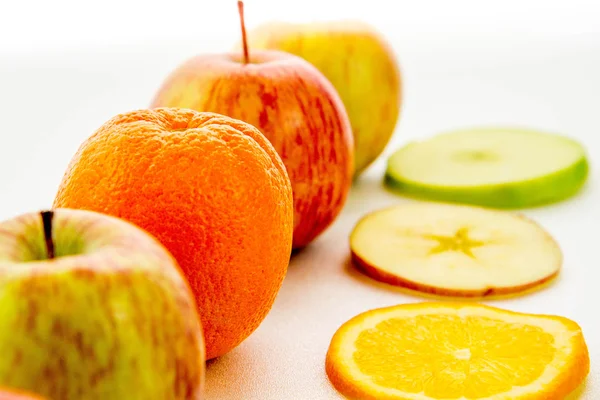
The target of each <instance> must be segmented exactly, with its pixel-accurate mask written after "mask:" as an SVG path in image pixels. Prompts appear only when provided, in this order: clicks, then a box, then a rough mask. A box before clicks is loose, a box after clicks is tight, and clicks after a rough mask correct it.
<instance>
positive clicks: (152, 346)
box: [0, 209, 205, 400]
mask: <svg viewBox="0 0 600 400" xmlns="http://www.w3.org/2000/svg"><path fill="white" fill-rule="evenodd" d="M200 324H201V323H200V318H199V316H198V315H197V311H196V306H195V303H194V297H193V296H192V294H191V291H190V289H189V287H188V283H187V282H186V281H185V278H184V277H183V275H182V274H181V272H180V271H179V267H178V265H177V263H176V261H175V260H174V258H173V257H172V256H171V254H170V253H169V252H168V251H167V250H166V249H165V248H164V247H163V246H162V245H161V244H159V242H158V241H157V240H156V239H154V237H152V236H151V235H150V234H149V233H147V232H146V231H143V230H142V229H140V228H138V227H137V226H135V225H133V224H130V223H128V222H125V221H123V220H121V219H118V218H115V217H109V216H107V215H104V214H100V213H95V212H92V211H82V210H70V209H55V210H53V211H44V212H41V213H37V212H32V213H27V214H23V215H20V216H16V217H14V218H12V219H9V220H6V221H4V222H1V223H0V387H7V388H11V389H15V390H19V391H26V392H30V391H32V392H35V393H36V394H39V395H40V397H44V398H47V399H50V400H59V399H60V400H83V399H85V400H106V399H115V400H116V399H128V400H164V399H173V400H176V399H177V400H191V399H194V400H199V399H201V397H202V389H203V384H204V363H205V357H204V351H205V349H204V339H203V334H202V328H201V325H200ZM0 397H1V396H0ZM8 398H9V399H12V398H11V397H8ZM15 399H16V397H15Z"/></svg>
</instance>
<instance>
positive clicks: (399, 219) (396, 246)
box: [350, 203, 562, 297]
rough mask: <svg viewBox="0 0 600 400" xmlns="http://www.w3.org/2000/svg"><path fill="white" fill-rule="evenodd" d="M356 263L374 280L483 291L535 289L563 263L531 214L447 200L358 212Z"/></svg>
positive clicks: (432, 289)
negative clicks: (365, 213)
mask: <svg viewBox="0 0 600 400" xmlns="http://www.w3.org/2000/svg"><path fill="white" fill-rule="evenodd" d="M350 247H351V251H352V258H353V261H354V264H355V265H356V266H357V267H358V268H359V269H360V270H362V271H363V272H364V273H365V274H366V275H368V276H370V277H372V278H373V279H376V280H378V281H382V282H386V283H389V284H392V285H396V286H401V287H405V288H408V289H413V290H417V291H421V292H425V293H431V294H437V295H445V296H457V297H482V296H491V295H504V294H509V293H517V292H522V291H525V290H530V289H532V288H536V287H538V286H540V285H542V284H543V283H546V282H547V281H549V280H551V279H552V278H553V277H555V276H556V275H557V274H558V273H559V270H560V268H561V265H562V252H561V250H560V248H559V246H558V244H557V243H556V242H555V241H554V239H553V238H552V237H551V236H550V234H549V233H548V232H546V231H545V230H544V229H543V228H542V227H541V226H540V225H538V224H537V223H535V222H534V221H532V220H530V219H528V218H526V217H524V216H521V215H516V214H513V213H509V212H503V211H497V210H491V209H485V208H481V207H475V206H468V205H459V204H449V203H409V204H403V205H398V206H394V207H390V208H386V209H382V210H378V211H375V212H373V213H370V214H368V215H366V216H365V217H363V218H362V219H361V220H360V221H359V222H358V223H357V224H356V226H355V227H354V229H353V231H352V233H351V235H350Z"/></svg>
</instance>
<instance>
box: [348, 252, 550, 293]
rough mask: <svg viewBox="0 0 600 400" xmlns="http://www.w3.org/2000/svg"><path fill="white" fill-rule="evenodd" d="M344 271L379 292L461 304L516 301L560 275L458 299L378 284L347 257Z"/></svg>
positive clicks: (547, 286) (546, 286)
mask: <svg viewBox="0 0 600 400" xmlns="http://www.w3.org/2000/svg"><path fill="white" fill-rule="evenodd" d="M344 270H345V272H346V274H347V275H349V276H350V277H351V278H352V279H354V280H356V281H358V282H360V284H363V285H365V284H366V285H371V286H373V287H376V288H377V289H380V290H385V291H388V292H395V293H398V294H402V295H406V296H409V297H413V298H417V299H419V298H420V299H423V300H430V301H436V302H457V301H458V302H461V303H467V302H473V303H477V302H482V301H502V300H511V299H517V298H520V297H524V296H527V295H530V294H533V293H537V292H540V291H543V290H547V289H549V288H550V287H552V286H554V285H555V284H556V283H557V281H558V280H559V279H560V275H558V276H556V277H555V278H553V279H550V280H549V281H547V282H545V283H543V284H540V285H539V286H536V287H533V288H531V289H527V290H524V291H522V292H518V293H512V294H491V295H485V296H462V297H459V296H445V295H439V294H435V293H428V292H422V291H419V290H415V289H410V288H406V287H402V286H396V285H392V284H389V283H385V282H380V281H378V280H375V279H373V278H371V277H369V276H367V275H366V274H364V273H363V272H361V271H360V270H359V268H358V267H357V266H356V265H355V264H354V262H353V261H352V257H351V256H348V257H347V258H346V262H345V265H344Z"/></svg>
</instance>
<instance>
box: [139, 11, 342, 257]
mask: <svg viewBox="0 0 600 400" xmlns="http://www.w3.org/2000/svg"><path fill="white" fill-rule="evenodd" d="M240 20H241V24H242V36H243V38H244V43H246V41H245V29H244V21H243V9H242V7H241V6H240ZM151 105H152V107H181V108H189V109H194V110H197V111H210V112H216V113H219V114H224V115H227V116H230V117H233V118H237V119H240V120H242V121H245V122H248V123H250V124H252V125H254V126H255V127H257V128H258V129H259V130H260V131H261V132H262V133H263V134H264V135H265V136H266V137H267V138H268V139H269V141H270V142H271V143H272V144H273V146H274V147H275V148H276V149H277V151H278V153H279V155H280V156H281V158H282V160H283V162H284V164H285V166H286V169H287V172H288V174H289V177H290V180H291V181H292V187H293V192H294V208H295V215H294V239H293V247H294V248H295V249H298V248H301V247H304V246H306V245H307V244H309V243H310V242H311V241H313V240H314V239H315V238H316V237H317V236H318V235H319V234H321V233H322V232H323V231H324V230H325V229H326V228H327V227H328V226H329V225H330V224H331V223H332V222H333V221H334V220H335V219H336V217H337V216H338V214H339V213H340V211H341V209H342V207H343V205H344V203H345V201H346V198H347V195H348V192H349V189H350V186H351V184H352V174H353V163H354V142H353V137H352V130H351V127H350V122H349V119H348V115H347V113H346V110H345V108H344V105H343V103H342V101H341V99H340V97H339V95H338V93H337V91H336V90H335V88H334V87H333V86H332V84H331V83H330V82H329V81H328V80H327V78H325V76H324V75H323V74H322V73H321V72H319V70H318V69H316V68H315V67H314V66H312V65H311V64H310V63H309V62H308V61H305V60H304V59H302V58H300V57H298V56H294V55H292V54H289V53H285V52H281V51H275V50H262V51H256V52H252V53H249V52H248V48H247V46H244V52H243V53H242V52H239V53H220V54H203V55H198V56H196V57H193V58H191V59H189V60H188V61H186V62H185V63H183V64H182V65H180V66H179V67H178V68H176V69H175V71H173V72H172V73H171V75H170V76H169V77H167V79H166V80H165V81H164V82H163V84H162V86H161V87H160V89H159V90H158V93H157V94H156V96H155V98H154V99H153V101H152V103H151Z"/></svg>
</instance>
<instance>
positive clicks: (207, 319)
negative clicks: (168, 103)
mask: <svg viewBox="0 0 600 400" xmlns="http://www.w3.org/2000/svg"><path fill="white" fill-rule="evenodd" d="M54 207H66V208H79V209H87V210H93V211H98V212H103V213H105V214H109V215H114V216H117V217H120V218H123V219H126V220H128V221H130V222H133V223H134V224H137V225H138V226H140V227H141V228H143V229H145V230H147V231H148V232H150V233H151V234H153V235H154V236H155V237H156V238H157V239H158V240H159V241H161V242H162V243H163V245H165V247H167V249H168V250H169V251H170V252H171V253H172V254H173V255H174V256H175V258H176V259H177V261H178V262H179V264H180V266H181V268H182V270H183V272H184V273H185V275H186V277H187V279H188V281H189V283H190V285H191V287H192V289H193V291H194V294H195V296H196V300H197V304H198V308H199V313H200V316H201V320H202V325H203V327H204V334H205V342H206V352H207V358H208V359H210V358H214V357H218V356H220V355H223V354H225V353H227V352H229V351H230V350H231V349H233V348H234V347H236V346H237V345H238V344H240V343H241V342H242V341H243V340H244V339H245V338H247V337H248V336H249V335H250V333H252V332H253V331H254V330H255V329H256V328H257V327H258V326H259V324H260V323H261V322H262V320H263V319H264V318H265V316H266V315H267V313H268V312H269V310H270V308H271V306H272V304H273V302H274V299H275V297H276V294H277V292H278V290H279V288H280V287H281V283H282V281H283V278H284V275H285V273H286V271H287V266H288V263H289V258H290V254H291V245H292V233H293V203H292V187H291V183H290V180H289V177H288V175H287V173H286V170H285V167H284V165H283V163H282V161H281V159H280V157H279V156H278V155H277V152H276V151H275V149H274V148H273V147H272V145H271V144H270V143H269V141H268V140H267V139H265V137H264V136H263V135H262V134H261V133H260V132H259V131H258V130H257V129H256V128H254V127H253V126H251V125H249V124H247V123H245V122H242V121H239V120H236V119H233V118H229V117H225V116H222V115H219V114H214V113H201V112H196V111H192V110H187V109H176V108H158V109H154V110H138V111H133V112H129V113H125V114H121V115H118V116H116V117H114V118H112V119H111V120H109V121H107V122H106V123H105V124H104V125H102V126H101V127H100V128H99V129H98V130H97V131H96V132H95V133H94V134H93V135H92V136H91V137H90V138H88V139H87V140H86V141H85V142H84V143H83V144H82V145H81V147H80V148H79V150H78V151H77V153H76V154H75V156H74V157H73V159H72V160H71V163H70V164H69V166H68V168H67V171H66V172H65V175H64V177H63V179H62V182H61V183H60V187H59V190H58V193H57V195H56V199H55V201H54Z"/></svg>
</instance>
